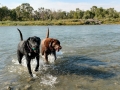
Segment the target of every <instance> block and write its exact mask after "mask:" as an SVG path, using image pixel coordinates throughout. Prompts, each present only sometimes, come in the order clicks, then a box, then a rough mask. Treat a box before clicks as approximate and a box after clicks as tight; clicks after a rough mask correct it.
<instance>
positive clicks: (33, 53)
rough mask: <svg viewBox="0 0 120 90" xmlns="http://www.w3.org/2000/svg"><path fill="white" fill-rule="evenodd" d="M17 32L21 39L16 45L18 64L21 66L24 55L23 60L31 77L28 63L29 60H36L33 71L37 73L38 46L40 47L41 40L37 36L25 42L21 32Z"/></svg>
mask: <svg viewBox="0 0 120 90" xmlns="http://www.w3.org/2000/svg"><path fill="white" fill-rule="evenodd" d="M18 31H19V33H20V38H21V41H20V43H19V44H18V49H17V57H18V62H19V64H21V63H22V58H23V56H24V55H25V58H26V60H27V68H28V71H29V74H30V75H31V76H32V77H33V74H32V71H31V65H30V62H31V59H34V58H36V61H37V65H36V68H35V71H38V68H39V53H40V49H39V46H40V42H41V39H40V38H39V37H37V36H34V37H29V38H28V39H27V40H23V36H22V33H21V31H20V30H19V29H18ZM33 41H34V43H33Z"/></svg>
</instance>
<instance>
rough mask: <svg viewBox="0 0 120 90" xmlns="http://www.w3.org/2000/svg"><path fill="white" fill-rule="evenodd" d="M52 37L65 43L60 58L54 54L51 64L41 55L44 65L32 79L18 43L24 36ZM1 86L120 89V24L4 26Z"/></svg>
mask: <svg viewBox="0 0 120 90" xmlns="http://www.w3.org/2000/svg"><path fill="white" fill-rule="evenodd" d="M48 27H49V29H50V37H53V38H57V39H59V41H60V42H61V46H62V50H61V51H60V52H58V53H57V60H56V61H54V60H53V57H52V56H50V57H49V58H50V59H49V60H50V65H46V64H45V63H44V58H43V57H41V58H40V68H39V71H38V72H34V68H35V65H36V60H34V59H33V60H32V62H31V65H32V70H33V75H34V78H33V79H31V78H30V76H29V74H28V71H27V67H26V60H25V58H23V60H22V65H19V64H18V61H17V55H16V50H17V45H18V43H19V41H20V36H19V33H18V31H17V28H19V29H20V30H21V31H22V33H23V38H24V39H27V38H28V37H30V36H39V37H40V38H41V39H43V38H45V37H46V32H47V28H48ZM0 36H1V38H0V42H1V43H0V89H1V90H6V89H12V90H48V89H49V90H119V88H120V80H119V79H120V25H90V26H89V25H85V26H10V27H0Z"/></svg>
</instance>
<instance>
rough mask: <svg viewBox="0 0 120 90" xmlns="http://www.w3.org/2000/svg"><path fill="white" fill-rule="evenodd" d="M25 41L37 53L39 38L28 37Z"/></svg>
mask: <svg viewBox="0 0 120 90" xmlns="http://www.w3.org/2000/svg"><path fill="white" fill-rule="evenodd" d="M27 42H28V44H29V48H30V49H31V50H32V51H34V52H35V53H38V52H39V47H40V42H41V39H40V38H39V37H36V36H34V37H29V38H28V39H27Z"/></svg>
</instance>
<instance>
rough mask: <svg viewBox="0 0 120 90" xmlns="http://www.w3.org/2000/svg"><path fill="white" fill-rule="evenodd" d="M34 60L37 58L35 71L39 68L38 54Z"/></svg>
mask: <svg viewBox="0 0 120 90" xmlns="http://www.w3.org/2000/svg"><path fill="white" fill-rule="evenodd" d="M36 60H37V65H36V68H35V71H38V68H39V55H38V56H37V57H36Z"/></svg>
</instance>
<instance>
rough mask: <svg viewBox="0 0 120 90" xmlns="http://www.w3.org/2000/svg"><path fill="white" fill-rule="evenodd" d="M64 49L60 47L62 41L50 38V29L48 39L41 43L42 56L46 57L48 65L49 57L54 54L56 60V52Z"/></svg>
mask: <svg viewBox="0 0 120 90" xmlns="http://www.w3.org/2000/svg"><path fill="white" fill-rule="evenodd" d="M60 49H62V47H61V46H60V41H59V40H57V39H54V38H49V28H48V32H47V37H46V38H45V39H43V40H42V42H41V54H42V55H44V56H45V60H46V63H48V55H49V54H53V55H54V58H55V60H56V51H57V52H59V50H60Z"/></svg>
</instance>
